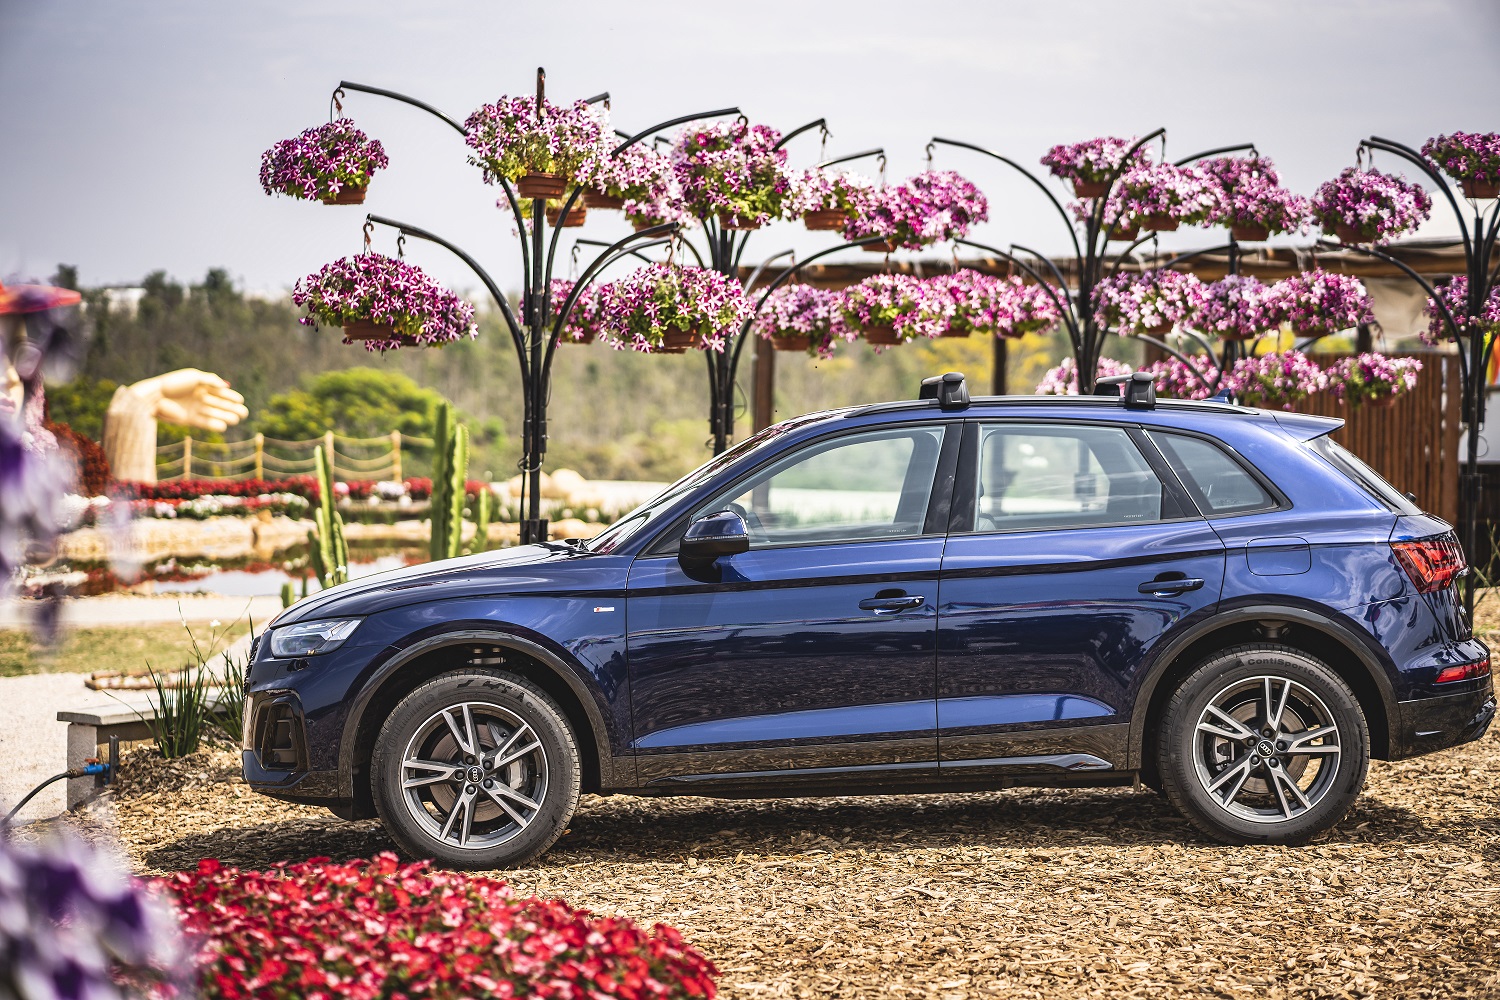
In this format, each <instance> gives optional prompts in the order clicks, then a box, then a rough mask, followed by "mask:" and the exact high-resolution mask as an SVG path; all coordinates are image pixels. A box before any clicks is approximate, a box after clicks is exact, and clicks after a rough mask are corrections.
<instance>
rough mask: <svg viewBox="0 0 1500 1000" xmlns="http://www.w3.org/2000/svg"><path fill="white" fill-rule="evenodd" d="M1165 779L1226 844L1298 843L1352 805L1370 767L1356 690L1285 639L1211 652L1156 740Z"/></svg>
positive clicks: (1182, 687)
mask: <svg viewBox="0 0 1500 1000" xmlns="http://www.w3.org/2000/svg"><path fill="white" fill-rule="evenodd" d="M1157 748H1158V753H1159V757H1158V762H1157V763H1158V767H1159V771H1160V775H1161V779H1162V784H1163V786H1164V788H1165V791H1166V793H1167V797H1168V798H1169V799H1171V801H1172V804H1173V805H1175V806H1176V807H1177V808H1178V809H1179V810H1180V811H1181V812H1182V813H1183V815H1185V816H1186V817H1187V818H1188V819H1189V820H1190V821H1191V822H1192V823H1193V825H1194V826H1196V827H1197V828H1198V829H1199V830H1201V831H1203V832H1204V833H1206V834H1208V835H1209V836H1210V837H1213V838H1214V839H1215V840H1219V841H1222V842H1224V843H1229V844H1300V843H1305V842H1306V841H1307V840H1308V839H1310V838H1311V837H1313V836H1316V835H1317V834H1319V833H1322V832H1323V831H1325V830H1327V829H1329V828H1330V827H1332V826H1333V825H1334V824H1336V823H1338V821H1339V820H1341V819H1343V818H1344V815H1345V814H1346V813H1347V812H1348V811H1349V808H1350V806H1352V805H1353V804H1354V800H1355V799H1356V798H1357V797H1358V796H1359V793H1360V789H1361V788H1363V787H1364V782H1365V775H1366V773H1367V772H1368V770H1369V766H1370V734H1369V727H1368V725H1367V724H1366V721H1365V716H1364V712H1363V711H1362V710H1361V708H1360V705H1359V700H1358V699H1357V698H1356V697H1355V696H1354V692H1353V691H1351V690H1350V689H1349V686H1348V685H1347V684H1346V683H1344V681H1343V679H1342V678H1341V677H1339V676H1338V674H1337V673H1335V672H1334V671H1333V670H1332V669H1331V668H1330V667H1329V666H1328V665H1327V664H1325V663H1323V662H1322V661H1321V660H1318V659H1317V658H1315V657H1312V656H1310V655H1308V654H1306V653H1304V652H1301V651H1300V650H1296V649H1292V648H1289V647H1286V646H1275V645H1248V646H1238V647H1235V648H1233V649H1227V650H1224V651H1223V652H1220V653H1217V654H1215V655H1214V656H1213V657H1211V658H1210V659H1208V660H1207V661H1205V662H1204V663H1203V664H1201V665H1200V666H1199V667H1198V668H1197V669H1195V670H1194V671H1193V672H1192V673H1191V674H1189V675H1188V676H1187V677H1186V678H1184V679H1183V680H1182V682H1181V683H1180V684H1179V685H1178V686H1177V689H1176V690H1175V691H1174V692H1173V694H1172V697H1171V700H1170V701H1169V702H1168V703H1167V707H1166V711H1165V712H1164V714H1163V716H1162V722H1161V729H1160V732H1159V738H1158V741H1157Z"/></svg>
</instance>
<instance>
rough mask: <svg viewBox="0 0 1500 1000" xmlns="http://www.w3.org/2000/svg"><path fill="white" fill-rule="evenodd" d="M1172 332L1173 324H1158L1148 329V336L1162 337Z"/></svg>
mask: <svg viewBox="0 0 1500 1000" xmlns="http://www.w3.org/2000/svg"><path fill="white" fill-rule="evenodd" d="M1171 332H1172V324H1171V323H1158V324H1156V325H1155V326H1148V327H1146V335H1147V336H1150V337H1160V336H1162V335H1163V334H1166V333H1171Z"/></svg>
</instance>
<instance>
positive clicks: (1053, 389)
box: [1036, 358, 1131, 396]
mask: <svg viewBox="0 0 1500 1000" xmlns="http://www.w3.org/2000/svg"><path fill="white" fill-rule="evenodd" d="M1130 372H1131V368H1130V366H1129V365H1127V364H1125V363H1124V362H1122V361H1116V360H1115V359H1114V358H1100V359H1099V365H1098V374H1097V375H1095V378H1110V377H1112V376H1115V375H1129V374H1130ZM1036 393H1037V395H1039V396H1076V395H1078V362H1077V361H1074V360H1073V359H1072V358H1063V359H1062V363H1061V364H1059V365H1058V366H1057V367H1056V368H1049V369H1048V370H1047V372H1046V373H1045V374H1044V375H1042V380H1041V381H1040V382H1038V383H1037V386H1036Z"/></svg>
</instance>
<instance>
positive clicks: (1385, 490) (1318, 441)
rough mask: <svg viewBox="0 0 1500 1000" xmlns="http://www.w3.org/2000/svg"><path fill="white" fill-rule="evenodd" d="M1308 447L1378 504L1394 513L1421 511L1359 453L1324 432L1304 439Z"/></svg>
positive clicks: (1416, 512) (1417, 512)
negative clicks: (1321, 435) (1318, 435)
mask: <svg viewBox="0 0 1500 1000" xmlns="http://www.w3.org/2000/svg"><path fill="white" fill-rule="evenodd" d="M1307 446H1308V447H1309V448H1311V449H1312V450H1313V451H1315V452H1317V453H1318V454H1319V455H1321V456H1322V457H1323V458H1324V459H1326V460H1327V462H1328V464H1329V465H1331V466H1333V467H1334V468H1335V469H1338V470H1339V471H1340V472H1342V473H1343V474H1344V475H1345V476H1347V477H1348V478H1349V479H1352V480H1353V481H1354V483H1355V485H1356V486H1358V487H1359V488H1360V489H1362V490H1364V491H1365V492H1366V493H1368V494H1369V495H1370V496H1371V497H1373V498H1374V499H1375V500H1376V502H1378V503H1379V504H1380V505H1381V506H1383V507H1389V508H1390V509H1391V510H1393V511H1395V512H1396V513H1397V514H1420V513H1422V508H1421V507H1419V506H1417V505H1416V504H1414V503H1412V501H1411V499H1410V498H1409V497H1408V496H1407V495H1406V494H1404V493H1402V492H1401V491H1400V490H1398V489H1396V487H1394V486H1392V485H1391V484H1390V483H1388V482H1386V481H1385V478H1384V477H1383V476H1381V474H1380V473H1378V472H1376V471H1375V470H1374V469H1372V468H1370V467H1369V466H1368V465H1366V464H1365V463H1364V461H1363V460H1361V459H1360V457H1359V456H1358V455H1356V454H1354V452H1352V451H1350V450H1349V449H1348V448H1345V447H1344V446H1343V445H1341V444H1339V443H1338V442H1336V441H1334V440H1333V439H1332V438H1330V437H1328V436H1327V435H1326V434H1325V435H1324V436H1323V437H1319V438H1313V439H1312V440H1311V441H1309V442H1307Z"/></svg>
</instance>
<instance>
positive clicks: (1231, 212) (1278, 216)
mask: <svg viewBox="0 0 1500 1000" xmlns="http://www.w3.org/2000/svg"><path fill="white" fill-rule="evenodd" d="M1197 167H1198V169H1199V171H1200V172H1201V173H1202V174H1203V175H1204V176H1206V177H1208V178H1209V179H1210V180H1211V181H1212V182H1213V183H1214V184H1216V185H1217V187H1218V204H1217V206H1216V208H1215V209H1214V210H1213V211H1212V212H1211V213H1210V214H1209V216H1208V218H1207V220H1206V221H1207V222H1209V223H1211V224H1213V225H1218V226H1225V227H1227V228H1228V229H1229V233H1230V235H1231V236H1232V237H1233V238H1234V239H1236V240H1241V241H1243V242H1246V243H1258V242H1260V241H1262V240H1266V239H1269V238H1270V237H1271V234H1273V233H1290V232H1300V231H1302V230H1304V229H1306V228H1307V221H1308V218H1309V216H1310V215H1311V214H1312V204H1311V202H1309V201H1308V200H1307V199H1306V198H1304V197H1302V196H1301V195H1299V194H1293V193H1292V192H1290V191H1288V190H1286V189H1285V188H1283V187H1281V186H1280V183H1281V177H1280V175H1279V174H1278V173H1277V172H1276V165H1275V164H1274V163H1272V162H1271V158H1270V157H1268V156H1218V157H1212V158H1210V159H1206V160H1200V161H1198V163H1197Z"/></svg>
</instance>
